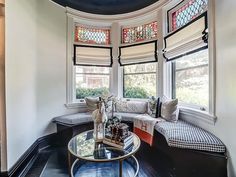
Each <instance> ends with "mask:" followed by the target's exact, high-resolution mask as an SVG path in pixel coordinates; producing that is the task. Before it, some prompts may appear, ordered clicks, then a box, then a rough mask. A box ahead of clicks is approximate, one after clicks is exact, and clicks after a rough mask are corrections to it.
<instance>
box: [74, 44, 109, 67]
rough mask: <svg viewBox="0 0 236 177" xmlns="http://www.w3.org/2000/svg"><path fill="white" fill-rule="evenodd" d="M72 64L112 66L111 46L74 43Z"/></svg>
mask: <svg viewBox="0 0 236 177" xmlns="http://www.w3.org/2000/svg"><path fill="white" fill-rule="evenodd" d="M74 65H80V66H105V67H111V66H112V48H111V47H97V46H86V45H74Z"/></svg>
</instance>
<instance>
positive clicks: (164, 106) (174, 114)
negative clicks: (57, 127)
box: [161, 96, 179, 122]
mask: <svg viewBox="0 0 236 177" xmlns="http://www.w3.org/2000/svg"><path fill="white" fill-rule="evenodd" d="M161 117H162V118H163V119H165V120H167V121H170V122H176V121H177V120H178V117H179V109H178V99H168V98H167V97H166V96H163V98H162V103H161Z"/></svg>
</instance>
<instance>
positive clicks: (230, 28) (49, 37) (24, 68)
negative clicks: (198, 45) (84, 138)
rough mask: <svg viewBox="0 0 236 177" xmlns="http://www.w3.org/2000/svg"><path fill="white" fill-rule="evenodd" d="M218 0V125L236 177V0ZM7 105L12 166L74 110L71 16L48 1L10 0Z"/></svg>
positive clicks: (215, 129)
mask: <svg viewBox="0 0 236 177" xmlns="http://www.w3.org/2000/svg"><path fill="white" fill-rule="evenodd" d="M215 2H216V52H217V53H216V66H217V68H216V115H217V117H218V121H217V123H216V125H215V126H212V125H208V124H200V125H201V126H202V127H204V128H206V129H208V130H209V131H211V132H213V133H214V134H216V135H217V136H218V137H219V138H220V139H221V140H222V141H223V142H224V143H225V144H226V146H227V148H228V151H229V176H230V177H234V176H236V141H235V137H234V136H235V134H236V131H235V130H236V129H235V125H236V116H235V115H236V104H235V103H236V92H235V90H236V78H235V76H236V69H235V66H236V59H235V57H236V23H235V22H234V21H235V17H236V11H235V9H236V1H235V0H225V1H222V0H215ZM6 28H7V34H6V90H7V93H6V97H7V98H6V106H7V110H6V111H7V142H8V144H7V145H8V169H9V168H10V167H11V166H12V165H13V164H14V163H15V162H16V161H17V159H18V158H19V157H20V156H21V155H22V154H23V153H24V152H25V151H26V150H27V148H28V147H29V146H30V145H31V144H32V143H33V142H34V141H35V140H36V139H37V138H38V137H40V136H43V135H46V134H49V133H52V132H54V131H55V127H54V126H53V125H52V124H49V123H50V120H51V118H52V117H54V116H57V115H61V114H66V113H70V112H72V111H76V110H67V109H65V107H64V105H63V104H64V103H65V102H66V15H65V13H64V11H63V9H61V8H60V7H57V6H55V5H53V4H51V3H50V2H48V0H20V1H19V0H7V2H6Z"/></svg>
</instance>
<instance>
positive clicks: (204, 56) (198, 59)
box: [176, 50, 208, 70]
mask: <svg viewBox="0 0 236 177" xmlns="http://www.w3.org/2000/svg"><path fill="white" fill-rule="evenodd" d="M177 61H178V62H176V69H177V70H179V69H184V68H189V67H195V66H200V65H207V64H208V50H201V51H199V52H196V53H193V54H191V55H186V56H183V57H182V59H180V60H177Z"/></svg>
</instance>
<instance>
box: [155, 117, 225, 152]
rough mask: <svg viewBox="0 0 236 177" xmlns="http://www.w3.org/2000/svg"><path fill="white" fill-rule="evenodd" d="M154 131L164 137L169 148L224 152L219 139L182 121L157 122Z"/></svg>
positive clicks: (223, 146)
mask: <svg viewBox="0 0 236 177" xmlns="http://www.w3.org/2000/svg"><path fill="white" fill-rule="evenodd" d="M155 129H156V130H157V131H158V132H159V133H161V134H162V135H163V136H164V137H165V139H166V141H167V144H168V145H169V146H171V147H178V148H185V149H195V150H202V151H210V152H220V153H223V152H225V151H226V148H225V145H224V144H223V143H222V142H221V140H220V139H219V138H217V137H216V136H214V135H213V134H211V133H209V132H207V131H205V130H203V129H202V128H199V127H197V126H194V125H192V124H189V123H187V122H185V121H182V120H179V121H177V122H176V123H174V122H167V121H163V122H158V123H157V124H156V125H155Z"/></svg>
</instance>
